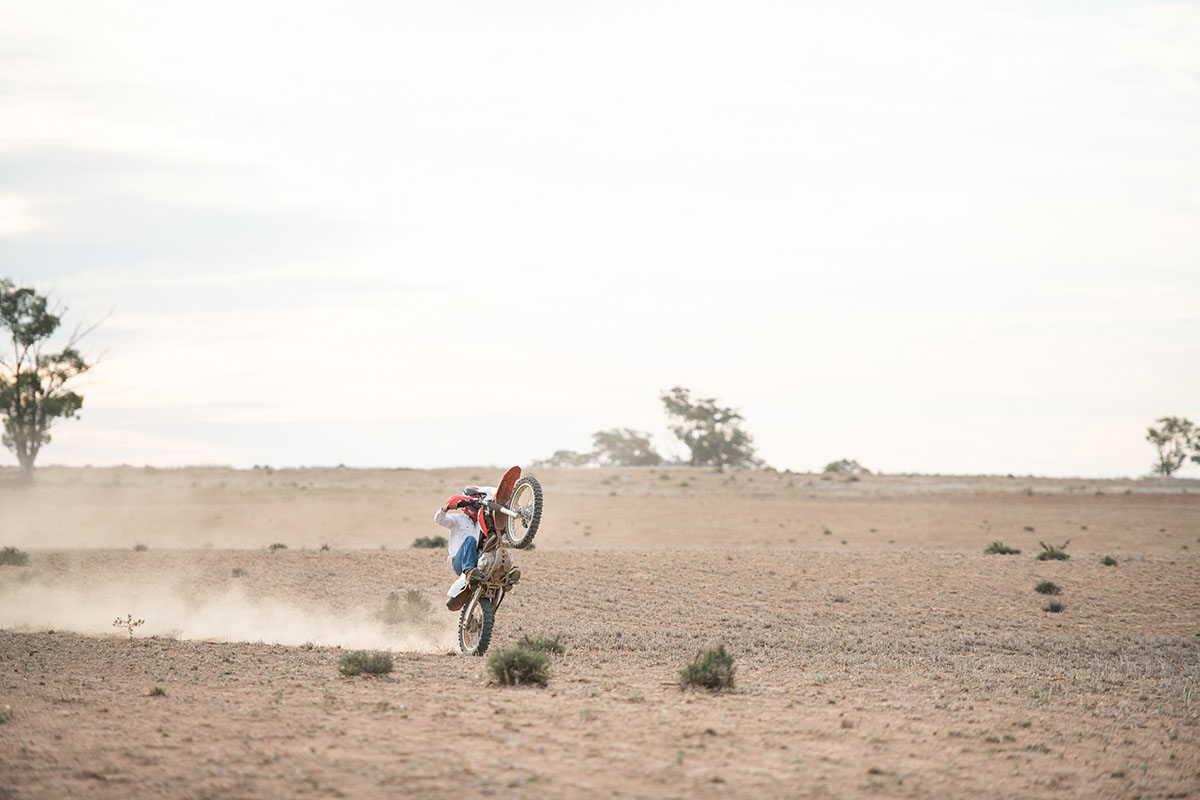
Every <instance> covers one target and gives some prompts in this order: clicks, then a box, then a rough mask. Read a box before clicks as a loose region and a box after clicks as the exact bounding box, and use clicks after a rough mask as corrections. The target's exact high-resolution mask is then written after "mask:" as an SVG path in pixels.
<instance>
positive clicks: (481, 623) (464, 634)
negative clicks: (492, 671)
mask: <svg viewBox="0 0 1200 800" xmlns="http://www.w3.org/2000/svg"><path fill="white" fill-rule="evenodd" d="M468 612H469V613H470V616H469V617H468V616H467V614H468ZM495 623H496V609H495V608H494V607H492V601H491V599H490V598H488V597H480V598H479V600H478V601H477V602H475V603H471V602H469V601H468V602H467V604H466V605H465V606H463V610H462V613H461V614H460V615H459V617H458V649H459V650H461V651H462V652H463V654H464V655H468V656H481V655H483V654H484V653H486V652H487V649H488V645H489V644H490V643H491V641H492V626H493V625H495Z"/></svg>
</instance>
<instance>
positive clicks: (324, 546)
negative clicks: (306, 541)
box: [321, 544, 329, 553]
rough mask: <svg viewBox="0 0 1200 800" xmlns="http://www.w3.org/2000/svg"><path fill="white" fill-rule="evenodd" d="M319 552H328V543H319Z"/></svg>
mask: <svg viewBox="0 0 1200 800" xmlns="http://www.w3.org/2000/svg"><path fill="white" fill-rule="evenodd" d="M321 552H322V553H328V552H329V545H328V544H323V545H321Z"/></svg>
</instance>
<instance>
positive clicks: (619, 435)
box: [592, 428, 662, 467]
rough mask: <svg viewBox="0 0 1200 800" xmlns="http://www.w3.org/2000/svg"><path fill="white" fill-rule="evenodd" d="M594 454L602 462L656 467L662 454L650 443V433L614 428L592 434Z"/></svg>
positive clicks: (625, 465)
mask: <svg viewBox="0 0 1200 800" xmlns="http://www.w3.org/2000/svg"><path fill="white" fill-rule="evenodd" d="M592 442H593V446H592V455H593V456H595V458H596V460H597V461H599V462H600V463H601V464H610V465H612V466H617V467H656V466H658V465H659V464H661V463H662V456H660V455H659V454H658V453H656V452H655V450H654V448H653V447H652V446H651V445H650V434H648V433H641V432H640V431H635V430H630V429H629V428H613V429H612V430H609V431H596V432H595V433H593V434H592Z"/></svg>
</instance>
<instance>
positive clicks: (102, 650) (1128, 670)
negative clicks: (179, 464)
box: [0, 470, 1200, 800]
mask: <svg viewBox="0 0 1200 800" xmlns="http://www.w3.org/2000/svg"><path fill="white" fill-rule="evenodd" d="M486 474H489V473H488V472H487V471H486V470H462V471H444V472H436V473H434V472H426V473H420V472H385V471H378V472H375V471H371V472H359V471H354V470H329V471H310V470H306V471H296V472H290V473H284V472H276V473H268V472H266V471H253V472H233V471H223V470H195V471H182V470H180V471H144V470H86V471H85V470H60V471H47V473H46V475H45V479H44V480H40V481H39V484H38V485H36V486H34V487H32V488H30V487H21V486H19V485H17V484H16V483H15V482H13V481H11V480H9V481H8V482H4V478H5V477H6V476H4V475H3V474H0V504H2V505H0V510H2V514H0V518H2V519H3V523H0V524H2V525H3V527H2V528H0V545H7V544H15V545H17V546H19V547H21V548H22V549H25V550H28V551H29V552H30V554H31V563H30V565H29V566H28V567H24V568H19V567H0V609H2V610H0V628H4V630H3V631H0V711H3V712H4V714H5V715H6V721H5V722H4V723H3V724H0V798H5V799H6V800H7V798H26V797H29V798H33V797H60V796H65V795H68V794H73V795H77V796H95V797H129V796H145V797H180V798H196V797H213V798H216V797H262V796H274V797H293V796H303V797H339V796H345V797H369V796H379V797H451V796H455V795H459V794H461V793H462V792H463V791H464V790H465V791H468V792H471V793H475V792H483V793H485V794H494V795H498V796H511V797H545V796H566V797H576V796H579V797H599V796H625V797H697V796H699V797H726V796H735V797H741V796H756V797H762V796H765V797H809V796H811V797H847V796H850V797H854V796H863V797H931V796H932V797H963V796H978V797H997V798H998V797H1012V796H1025V797H1134V796H1141V797H1170V796H1174V797H1183V796H1198V795H1200V731H1198V729H1197V722H1198V719H1200V697H1195V696H1194V693H1195V691H1196V689H1197V687H1198V686H1200V569H1198V567H1200V561H1198V560H1197V555H1196V554H1197V552H1198V551H1200V542H1197V538H1198V537H1200V492H1198V491H1197V490H1198V489H1200V487H1198V486H1197V485H1196V484H1195V482H1186V481H1185V482H1176V483H1175V484H1174V485H1172V486H1170V487H1163V486H1161V485H1157V484H1151V483H1149V482H1094V481H1079V480H1076V481H1038V480H1035V479H1028V478H1025V479H1021V478H1016V479H1008V478H996V479H961V478H917V477H907V478H906V477H894V478H893V477H890V476H889V477H886V478H881V477H867V478H864V479H863V480H861V481H858V482H844V481H822V480H820V478H819V477H818V476H804V475H796V476H791V475H786V474H783V475H780V474H772V473H760V474H755V475H747V474H744V473H742V474H737V475H733V476H729V475H715V474H696V473H691V472H687V471H683V470H666V471H662V470H655V471H640V470H621V471H578V472H561V473H544V474H543V475H542V477H543V479H544V481H543V482H544V483H545V484H546V489H547V502H548V506H547V517H546V524H545V527H544V528H543V530H542V533H541V534H539V538H538V549H537V550H535V551H533V552H529V553H525V554H521V555H520V556H519V559H520V563H521V565H522V568H523V570H524V573H525V576H526V578H525V581H524V582H523V583H522V585H521V586H520V587H519V589H518V591H517V592H516V593H514V594H513V595H512V596H511V598H510V599H509V600H507V601H506V603H505V606H504V607H503V608H502V609H501V611H500V613H499V615H498V628H497V634H496V638H495V643H494V645H493V647H494V648H498V647H502V646H504V645H505V644H506V643H507V642H508V641H510V640H512V639H515V638H518V637H519V636H520V635H522V634H523V633H530V634H534V635H539V634H555V633H560V634H562V637H563V641H564V643H565V644H566V647H567V652H566V653H565V654H564V655H563V656H558V657H556V658H555V662H554V674H553V677H552V679H551V682H550V685H549V687H548V688H547V689H545V690H540V689H506V688H502V687H498V686H495V685H491V684H489V683H488V679H487V676H486V675H485V674H484V670H483V667H484V664H483V662H482V661H480V660H475V659H466V658H463V657H461V656H457V655H450V652H451V650H452V646H453V641H454V634H453V619H452V615H450V614H449V613H447V612H444V611H441V612H439V611H437V610H436V607H435V609H434V610H433V611H432V612H431V613H430V614H429V615H428V617H427V618H425V619H423V620H421V621H419V622H416V623H413V624H411V625H404V626H397V627H393V626H387V625H384V624H383V623H381V622H379V621H378V620H376V619H374V618H373V617H372V612H374V611H376V610H378V609H379V608H380V607H381V606H382V605H383V602H384V599H385V598H386V595H387V593H388V592H389V591H393V590H399V591H400V592H401V593H402V594H403V590H405V589H409V588H412V589H417V590H419V591H421V592H422V593H424V594H425V595H426V596H427V597H428V598H430V599H431V600H432V601H433V602H434V603H437V602H439V601H438V597H439V596H440V594H441V591H442V590H444V587H445V586H446V585H447V584H448V583H449V579H450V578H451V577H452V574H451V573H450V572H449V571H448V569H447V568H446V566H445V564H444V562H443V561H442V556H441V555H440V554H436V553H433V552H432V551H427V550H413V549H408V548H407V547H406V546H407V544H408V543H409V542H410V541H411V539H412V538H414V537H415V536H423V535H433V534H436V533H437V532H438V529H436V528H435V527H434V526H433V525H432V523H431V522H430V521H429V520H428V518H429V517H431V516H432V512H433V508H434V507H436V505H437V503H438V501H439V500H441V499H442V497H444V496H445V495H446V494H448V493H449V491H450V490H451V489H453V488H455V487H456V486H457V485H458V484H460V483H463V482H465V480H464V479H471V478H474V477H475V476H476V475H478V476H480V477H483V476H484V475H486ZM663 475H665V476H666V477H665V478H664V477H663ZM8 477H11V476H8ZM39 477H40V476H39ZM731 478H732V479H733V480H732V482H731V480H730V479H731ZM685 482H686V483H687V485H686V486H682V485H680V484H682V483H685ZM286 484H291V485H286ZM301 487H304V488H301ZM1185 490H1186V493H1185ZM1126 491H1128V493H1126ZM1026 527H1029V528H1033V530H1032V531H1027V530H1025V528H1026ZM872 529H874V530H872ZM826 531H828V533H826ZM1068 538H1069V539H1070V540H1071V544H1070V546H1069V547H1068V551H1069V552H1070V553H1071V554H1072V558H1071V559H1070V560H1069V561H1065V562H1038V561H1035V560H1034V558H1033V556H1034V554H1035V552H1036V551H1037V550H1038V549H1039V548H1038V544H1037V542H1038V540H1039V539H1040V540H1045V541H1047V542H1053V543H1055V544H1061V543H1062V542H1063V541H1065V540H1066V539H1068ZM843 540H845V543H843ZM994 540H1002V541H1004V542H1005V543H1006V544H1008V545H1010V546H1016V547H1020V548H1022V550H1023V552H1022V553H1021V554H1020V555H1019V556H985V555H983V553H982V550H983V547H984V546H985V545H986V544H988V543H989V542H991V541H994ZM275 541H278V542H282V543H286V544H288V545H289V547H288V549H286V550H280V551H278V552H274V553H272V552H269V551H267V550H266V549H265V545H266V544H269V543H271V542H275ZM134 543H142V544H145V545H147V546H148V549H147V550H145V551H144V552H135V551H134V550H133V549H132V548H133V544H134ZM325 543H328V544H329V545H330V546H331V548H332V549H330V550H328V551H321V550H319V549H316V548H318V547H320V545H321V544H325ZM39 544H40V545H41V546H42V548H44V549H42V548H39ZM205 544H208V545H209V547H207V548H206V547H205V546H204V545H205ZM181 545H186V546H187V547H189V548H197V549H177V548H180V546H181ZM381 545H383V546H386V547H387V548H388V549H387V550H380V549H378V548H379V547H380V546H381ZM238 546H241V547H243V548H245V549H231V548H235V547H238ZM80 547H84V548H89V549H83V550H81V549H78V548H80ZM115 548H119V549H115ZM301 548H307V549H301ZM1185 548H1187V549H1185ZM1105 553H1111V554H1112V555H1113V556H1115V557H1116V558H1117V559H1118V561H1119V564H1118V566H1116V567H1105V566H1102V565H1101V564H1100V563H1099V557H1100V556H1101V555H1103V554H1105ZM235 570H239V571H240V574H239V575H237V576H235V575H234V571H235ZM1042 579H1049V580H1053V581H1054V582H1055V583H1057V584H1059V585H1060V586H1061V587H1062V589H1063V594H1062V595H1061V596H1060V597H1059V599H1061V600H1062V602H1064V603H1065V605H1066V611H1065V612H1063V613H1058V614H1051V613H1047V612H1045V611H1043V610H1042V609H1043V607H1044V606H1045V604H1046V600H1047V598H1045V597H1043V596H1042V595H1039V594H1036V593H1035V592H1034V591H1033V586H1034V584H1035V583H1036V582H1037V581H1039V580H1042ZM127 612H131V613H133V614H134V615H135V616H139V617H143V618H145V619H146V624H145V625H144V626H142V627H141V628H139V629H138V630H136V631H135V638H134V639H133V641H132V642H131V641H130V640H129V638H128V636H127V634H125V633H124V632H113V631H114V630H115V629H114V628H112V626H111V623H112V621H113V617H114V616H117V615H121V616H124V615H125V613H127ZM50 627H53V628H54V630H55V632H54V633H48V632H46V629H47V628H50ZM72 631H73V632H72ZM256 634H257V635H256ZM221 639H227V640H230V641H215V640H221ZM257 639H262V640H263V642H266V643H254V644H251V643H247V642H254V641H256V640H257ZM271 642H281V643H283V644H272V643H271ZM305 642H312V643H313V644H311V645H306V644H305ZM718 642H723V643H725V644H727V645H728V646H729V648H730V650H731V651H732V652H733V653H734V655H735V656H736V658H737V666H738V674H737V684H738V689H737V691H735V692H733V693H726V694H719V695H710V694H707V693H703V692H691V691H689V692H680V691H679V689H677V688H676V687H674V686H673V685H671V683H672V681H673V680H674V678H675V675H676V673H677V671H678V669H679V668H680V667H681V666H682V665H683V664H684V663H685V662H686V661H687V660H688V659H689V658H690V656H691V655H692V654H693V653H694V652H695V651H696V650H697V649H698V648H701V647H704V646H708V645H711V644H715V643H718ZM337 643H341V644H342V645H344V646H346V647H389V648H391V649H393V650H394V652H395V656H396V671H395V672H394V673H392V675H391V676H388V677H386V678H373V679H368V678H343V677H341V676H340V675H339V674H338V672H337V662H338V658H339V655H340V652H339V650H338V649H337V648H336V646H335V645H336V644H337ZM155 686H162V687H163V688H164V689H165V691H166V695H165V696H157V697H156V696H149V695H148V692H149V691H150V690H151V689H152V688H153V687H155ZM468 732H474V733H475V734H476V736H475V739H474V740H473V744H472V745H470V746H468V745H467V741H468V740H467V739H464V738H463V737H464V736H465V735H466V734H467V733H468ZM472 749H473V752H471V750H472ZM468 753H470V755H467V754H468ZM464 765H465V766H464Z"/></svg>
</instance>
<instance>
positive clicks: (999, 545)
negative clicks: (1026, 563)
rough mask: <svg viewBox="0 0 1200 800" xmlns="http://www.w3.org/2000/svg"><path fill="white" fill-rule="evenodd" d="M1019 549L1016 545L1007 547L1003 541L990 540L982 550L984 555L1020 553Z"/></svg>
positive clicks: (1012, 554)
mask: <svg viewBox="0 0 1200 800" xmlns="http://www.w3.org/2000/svg"><path fill="white" fill-rule="evenodd" d="M1020 552H1021V551H1020V549H1018V548H1016V547H1007V546H1005V544H1004V542H992V543H991V544H989V545H988V546H987V547H986V548H985V549H984V551H983V554H984V555H988V556H1015V555H1019V554H1020Z"/></svg>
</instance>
